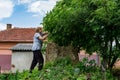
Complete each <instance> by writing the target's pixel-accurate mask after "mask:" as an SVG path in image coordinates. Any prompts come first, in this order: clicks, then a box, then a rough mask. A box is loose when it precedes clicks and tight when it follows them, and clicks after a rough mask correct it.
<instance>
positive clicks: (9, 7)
mask: <svg viewBox="0 0 120 80" xmlns="http://www.w3.org/2000/svg"><path fill="white" fill-rule="evenodd" d="M13 7H14V4H13V3H12V1H11V0H0V20H2V19H3V18H7V17H10V16H11V15H12V12H13Z"/></svg>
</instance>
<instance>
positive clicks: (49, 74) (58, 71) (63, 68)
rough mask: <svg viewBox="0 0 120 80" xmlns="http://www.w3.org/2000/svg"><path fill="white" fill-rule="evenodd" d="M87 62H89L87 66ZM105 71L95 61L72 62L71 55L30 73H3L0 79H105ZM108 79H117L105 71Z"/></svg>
mask: <svg viewBox="0 0 120 80" xmlns="http://www.w3.org/2000/svg"><path fill="white" fill-rule="evenodd" d="M86 64H89V65H87V66H86ZM102 75H103V72H101V71H100V69H99V68H98V67H96V66H95V63H94V61H88V60H87V59H84V60H83V61H81V62H79V63H77V64H76V65H75V64H72V61H71V59H70V58H69V57H64V58H58V59H56V60H55V61H54V62H51V63H50V62H49V63H46V64H45V66H44V68H43V69H42V70H41V71H38V70H37V68H35V69H34V70H33V72H32V73H29V71H28V70H26V71H23V72H18V71H17V72H16V73H10V74H1V75H0V80H86V78H88V77H90V78H91V80H103V79H102V77H103V76H102ZM105 75H106V80H115V79H114V77H113V76H112V75H111V74H110V72H109V71H106V72H105Z"/></svg>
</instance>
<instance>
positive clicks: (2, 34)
mask: <svg viewBox="0 0 120 80" xmlns="http://www.w3.org/2000/svg"><path fill="white" fill-rule="evenodd" d="M6 28H7V29H6V30H3V31H0V73H2V72H8V71H10V70H11V67H12V50H11V49H14V48H12V47H13V46H15V45H17V44H19V43H24V44H30V43H32V42H33V35H34V33H35V29H34V28H12V24H7V26H6ZM13 51H14V50H13ZM18 57H19V55H18ZM18 57H16V61H17V59H19V58H18ZM13 67H14V66H13Z"/></svg>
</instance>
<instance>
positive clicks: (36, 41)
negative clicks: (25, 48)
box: [32, 33, 42, 51]
mask: <svg viewBox="0 0 120 80" xmlns="http://www.w3.org/2000/svg"><path fill="white" fill-rule="evenodd" d="M39 36H41V35H40V33H35V34H34V37H33V46H32V51H35V50H40V49H41V48H42V41H41V40H40V39H39Z"/></svg>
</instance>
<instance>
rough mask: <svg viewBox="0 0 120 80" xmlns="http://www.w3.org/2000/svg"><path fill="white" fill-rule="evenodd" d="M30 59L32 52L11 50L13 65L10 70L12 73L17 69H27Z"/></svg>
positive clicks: (20, 70)
mask: <svg viewBox="0 0 120 80" xmlns="http://www.w3.org/2000/svg"><path fill="white" fill-rule="evenodd" d="M43 57H44V62H45V55H43ZM32 59H33V53H32V52H13V53H12V65H14V66H15V67H12V72H13V73H14V72H16V71H17V70H18V71H19V72H22V71H23V70H29V68H30V66H31V62H32Z"/></svg>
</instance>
